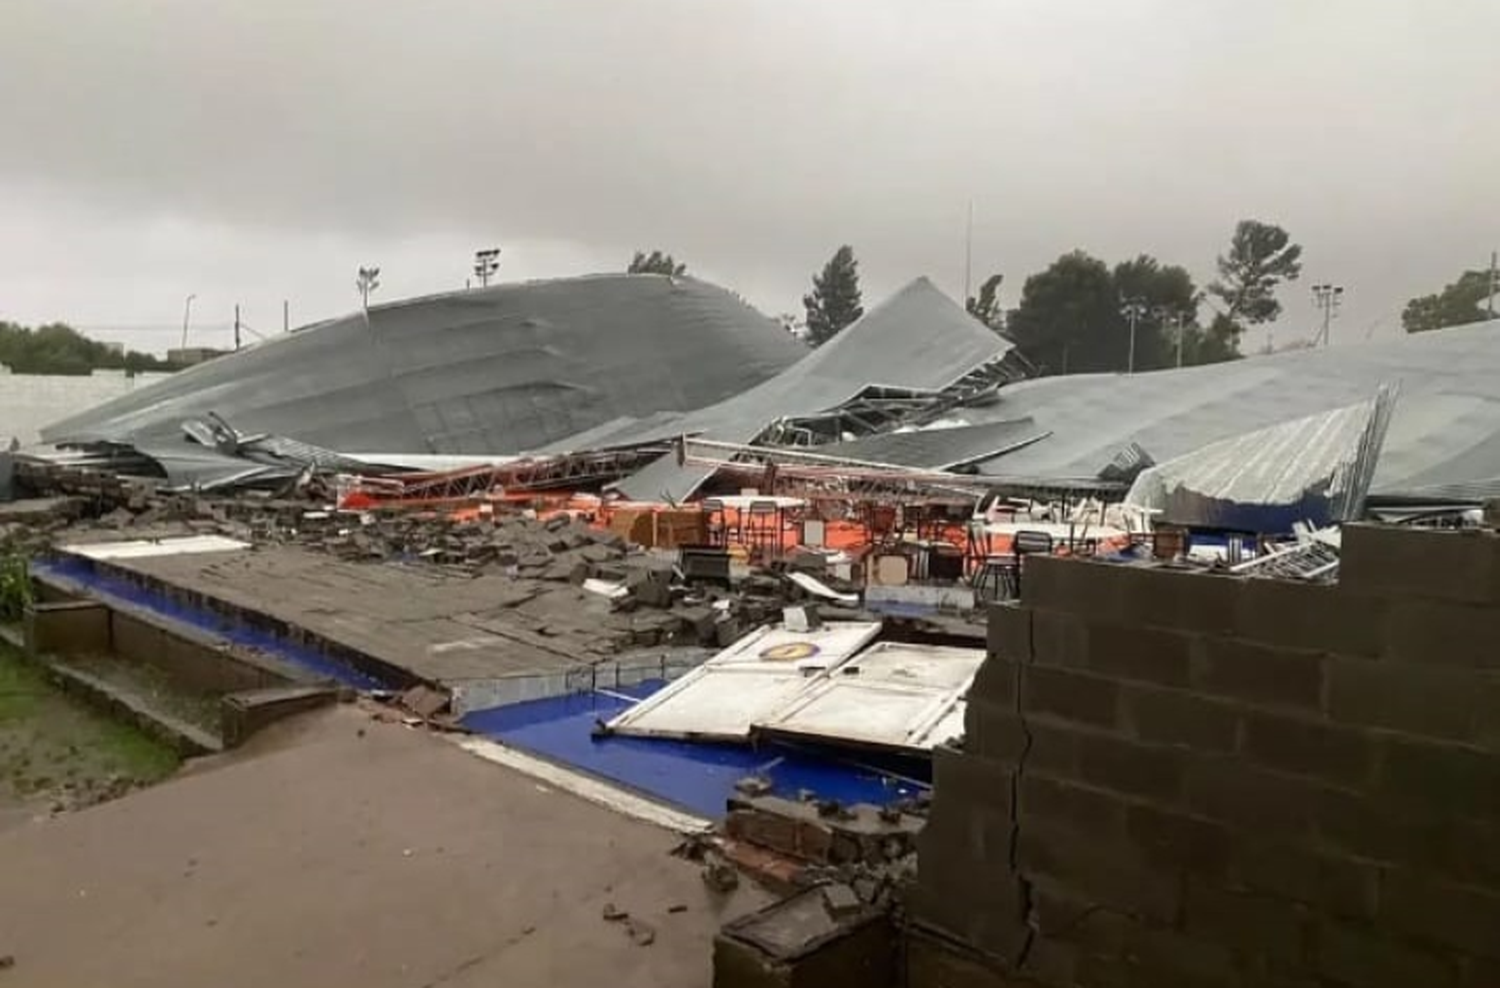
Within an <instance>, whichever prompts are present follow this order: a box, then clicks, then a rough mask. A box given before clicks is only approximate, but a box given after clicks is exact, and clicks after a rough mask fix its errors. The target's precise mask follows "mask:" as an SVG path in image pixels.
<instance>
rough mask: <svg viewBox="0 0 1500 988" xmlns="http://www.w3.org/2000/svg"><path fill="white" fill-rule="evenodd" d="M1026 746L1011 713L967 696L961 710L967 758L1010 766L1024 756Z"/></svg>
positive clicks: (1021, 728)
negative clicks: (968, 756) (962, 711)
mask: <svg viewBox="0 0 1500 988" xmlns="http://www.w3.org/2000/svg"><path fill="white" fill-rule="evenodd" d="M1026 743H1027V742H1026V729H1025V726H1024V725H1023V724H1022V723H1021V718H1020V716H1019V715H1018V714H1016V713H1015V711H1014V710H1012V709H1011V708H1010V707H1009V706H1002V705H1000V704H997V703H992V702H990V701H989V700H986V699H982V698H976V697H975V696H974V695H973V694H972V693H970V694H969V700H968V703H967V704H966V706H965V709H964V747H963V750H964V751H965V752H966V753H967V754H970V755H976V756H978V757H980V758H988V759H993V760H995V761H998V762H1002V763H1004V764H1006V765H1008V766H1013V765H1015V764H1016V763H1017V762H1018V761H1020V758H1021V755H1022V754H1024V753H1025V751H1026Z"/></svg>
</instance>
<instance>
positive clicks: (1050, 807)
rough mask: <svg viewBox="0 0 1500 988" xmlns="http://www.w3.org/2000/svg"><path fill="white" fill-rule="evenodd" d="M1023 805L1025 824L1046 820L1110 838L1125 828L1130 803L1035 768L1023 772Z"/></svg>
mask: <svg viewBox="0 0 1500 988" xmlns="http://www.w3.org/2000/svg"><path fill="white" fill-rule="evenodd" d="M1019 809H1020V821H1021V825H1022V826H1030V825H1033V824H1036V823H1041V822H1045V823H1046V825H1047V826H1049V827H1050V826H1054V825H1056V826H1062V827H1065V828H1068V829H1071V830H1075V831H1077V832H1079V833H1082V834H1090V835H1093V836H1097V837H1101V838H1105V839H1109V840H1118V839H1119V838H1120V836H1121V835H1122V834H1124V832H1125V811H1126V805H1125V804H1124V803H1123V802H1121V801H1120V800H1119V799H1117V798H1116V797H1114V796H1112V795H1110V794H1108V793H1103V792H1099V791H1098V790H1095V789H1087V788H1084V787H1082V786H1075V785H1072V784H1070V783H1067V782H1061V781H1058V780H1056V779H1050V778H1047V777H1046V776H1042V775H1038V774H1037V773H1035V772H1032V771H1027V772H1025V773H1023V774H1022V775H1021V779H1020V805H1019Z"/></svg>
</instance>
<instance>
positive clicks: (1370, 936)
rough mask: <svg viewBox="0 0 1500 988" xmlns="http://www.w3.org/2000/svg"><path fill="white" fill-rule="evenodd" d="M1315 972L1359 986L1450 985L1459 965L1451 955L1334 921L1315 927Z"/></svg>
mask: <svg viewBox="0 0 1500 988" xmlns="http://www.w3.org/2000/svg"><path fill="white" fill-rule="evenodd" d="M1317 971H1318V973H1319V974H1321V975H1323V976H1324V977H1327V978H1332V979H1333V980H1334V981H1336V982H1338V983H1339V984H1348V985H1359V986H1361V988H1365V986H1369V988H1411V986H1413V985H1422V986H1423V988H1453V986H1454V985H1456V984H1457V982H1458V974H1459V966H1458V963H1457V958H1454V957H1452V956H1451V955H1449V956H1443V955H1442V954H1439V953H1437V952H1435V951H1432V950H1424V949H1422V948H1420V947H1415V946H1412V945H1410V944H1406V943H1402V942H1400V941H1398V940H1396V939H1394V938H1392V937H1390V936H1389V935H1386V934H1382V933H1381V932H1379V931H1377V930H1375V929H1373V928H1371V927H1369V926H1366V925H1363V924H1353V923H1342V922H1337V921H1335V922H1329V923H1324V924H1321V925H1320V926H1319V927H1318V930H1317Z"/></svg>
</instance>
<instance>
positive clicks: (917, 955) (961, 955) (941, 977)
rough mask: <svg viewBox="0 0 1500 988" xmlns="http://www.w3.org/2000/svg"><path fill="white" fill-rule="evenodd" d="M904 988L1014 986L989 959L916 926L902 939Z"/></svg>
mask: <svg viewBox="0 0 1500 988" xmlns="http://www.w3.org/2000/svg"><path fill="white" fill-rule="evenodd" d="M905 970H906V981H905V985H906V988H1017V985H1016V982H1015V980H1014V978H1012V977H1011V976H1010V975H1009V974H1008V973H1006V972H1005V971H1004V970H1003V969H1002V968H1001V967H1000V966H999V965H998V964H996V963H995V961H994V960H993V959H991V958H986V957H984V956H983V955H982V954H980V953H979V952H978V951H977V950H973V949H966V948H964V947H962V946H960V945H958V944H955V943H953V942H951V941H948V940H944V939H943V938H941V937H937V936H933V935H931V934H928V933H925V932H924V931H922V930H920V929H916V930H913V931H911V933H910V934H909V935H908V936H907V938H906V951H905Z"/></svg>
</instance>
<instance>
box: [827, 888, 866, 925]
mask: <svg viewBox="0 0 1500 988" xmlns="http://www.w3.org/2000/svg"><path fill="white" fill-rule="evenodd" d="M823 904H824V905H825V906H827V907H828V912H829V914H830V915H832V916H835V917H840V916H848V915H850V914H851V913H856V912H859V911H860V909H862V908H863V907H864V905H865V903H864V902H862V901H860V898H859V895H858V893H856V892H855V891H854V889H853V888H852V887H851V886H848V885H844V884H842V883H835V884H833V885H825V886H823Z"/></svg>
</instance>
